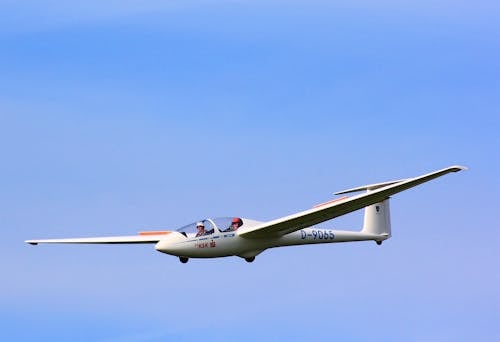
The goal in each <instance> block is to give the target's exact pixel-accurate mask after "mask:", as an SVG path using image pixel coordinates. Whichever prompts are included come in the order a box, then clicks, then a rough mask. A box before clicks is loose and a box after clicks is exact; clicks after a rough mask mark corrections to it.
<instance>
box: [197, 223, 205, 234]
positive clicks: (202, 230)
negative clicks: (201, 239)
mask: <svg viewBox="0 0 500 342" xmlns="http://www.w3.org/2000/svg"><path fill="white" fill-rule="evenodd" d="M196 229H198V232H197V233H196V237H198V236H203V235H206V234H207V232H206V231H205V225H204V224H203V222H198V223H196Z"/></svg>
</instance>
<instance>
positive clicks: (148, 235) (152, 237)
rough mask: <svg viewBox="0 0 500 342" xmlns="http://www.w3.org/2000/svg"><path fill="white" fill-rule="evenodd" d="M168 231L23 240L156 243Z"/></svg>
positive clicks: (43, 241)
mask: <svg viewBox="0 0 500 342" xmlns="http://www.w3.org/2000/svg"><path fill="white" fill-rule="evenodd" d="M168 233H170V232H168V231H158V232H140V233H139V235H129V236H107V237H93V238H71V239H45V240H26V241H25V242H26V243H29V244H31V245H38V244H39V243H85V244H87V243H89V244H118V243H157V242H158V241H160V240H161V239H162V238H163V237H164V236H165V235H166V234H168Z"/></svg>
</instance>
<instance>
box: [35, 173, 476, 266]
mask: <svg viewBox="0 0 500 342" xmlns="http://www.w3.org/2000/svg"><path fill="white" fill-rule="evenodd" d="M466 169H467V168H466V167H464V166H458V165H455V166H450V167H447V168H444V169H442V170H437V171H434V172H431V173H428V174H425V175H422V176H418V177H414V178H408V179H401V180H397V181H389V182H383V183H377V184H370V185H364V186H360V187H357V188H352V189H348V190H344V191H339V192H337V193H335V195H344V194H349V193H353V192H359V191H365V192H364V193H362V194H358V195H355V196H352V197H340V198H337V199H334V200H332V201H329V202H326V203H322V204H319V205H316V206H314V207H313V208H312V209H309V210H305V211H301V212H298V213H296V214H293V215H289V216H284V217H281V218H278V219H275V220H271V221H268V222H259V221H255V220H250V219H246V218H239V217H233V218H231V217H226V218H216V219H204V220H200V221H198V222H196V223H192V224H189V225H187V226H184V227H181V228H179V229H177V230H173V231H167V230H165V231H146V232H140V233H139V234H138V235H133V236H110V237H94V238H70V239H46V240H27V241H26V242H27V243H29V244H32V245H37V244H39V243H75V244H76V243H84V244H131V243H149V244H155V249H156V250H157V251H159V252H162V253H166V254H169V255H173V256H176V257H178V258H179V260H180V261H181V262H182V263H186V262H187V261H188V260H189V258H216V257H226V256H239V257H241V258H244V259H245V260H246V261H248V262H252V261H254V259H255V257H256V256H257V255H259V254H260V253H262V252H263V251H264V250H266V249H268V248H273V247H283V246H295V245H306V244H316V243H335V242H351V241H369V240H372V241H375V242H376V243H377V244H378V245H380V244H382V242H383V241H384V240H387V239H388V238H390V237H391V220H390V213H389V198H390V196H392V195H394V194H397V193H399V192H401V191H404V190H407V189H410V188H412V187H414V186H417V185H420V184H422V183H425V182H428V181H430V180H432V179H435V178H438V177H441V176H444V175H446V174H448V173H450V172H458V171H462V170H466ZM362 208H365V213H364V223H363V228H362V230H361V231H343V230H331V229H324V228H319V227H318V226H317V225H318V224H320V223H322V222H325V221H328V220H331V219H333V218H336V217H339V216H342V215H345V214H348V213H350V212H353V211H356V210H359V209H362Z"/></svg>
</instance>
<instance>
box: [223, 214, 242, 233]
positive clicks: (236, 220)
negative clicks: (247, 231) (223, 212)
mask: <svg viewBox="0 0 500 342" xmlns="http://www.w3.org/2000/svg"><path fill="white" fill-rule="evenodd" d="M242 225H243V221H242V220H241V219H240V218H239V217H235V218H233V220H232V221H231V225H230V226H229V227H228V228H227V229H226V230H224V232H232V231H235V230H237V229H238V228H240V227H241V226H242Z"/></svg>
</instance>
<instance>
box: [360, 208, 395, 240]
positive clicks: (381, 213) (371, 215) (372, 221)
mask: <svg viewBox="0 0 500 342" xmlns="http://www.w3.org/2000/svg"><path fill="white" fill-rule="evenodd" d="M362 232H363V233H370V234H377V235H384V236H386V239H388V238H390V237H391V213H390V209H389V199H386V200H384V201H382V202H379V203H375V204H372V205H369V206H367V207H366V208H365V218H364V223H363V230H362Z"/></svg>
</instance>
